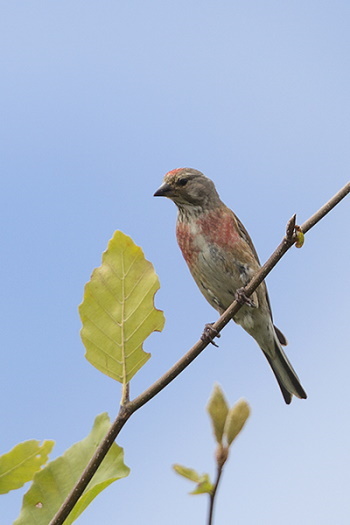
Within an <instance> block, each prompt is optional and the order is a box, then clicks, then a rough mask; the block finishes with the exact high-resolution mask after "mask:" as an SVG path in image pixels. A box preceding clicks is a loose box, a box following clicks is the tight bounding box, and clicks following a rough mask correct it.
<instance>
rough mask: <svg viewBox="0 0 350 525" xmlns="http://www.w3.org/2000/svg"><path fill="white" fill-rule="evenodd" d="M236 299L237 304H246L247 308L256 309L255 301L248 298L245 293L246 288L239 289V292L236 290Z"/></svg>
mask: <svg viewBox="0 0 350 525" xmlns="http://www.w3.org/2000/svg"><path fill="white" fill-rule="evenodd" d="M235 299H236V301H237V303H239V304H242V305H244V304H246V305H247V306H251V307H252V308H256V304H255V303H254V301H253V299H251V298H250V297H247V296H246V294H245V292H244V288H239V289H238V290H236V293H235Z"/></svg>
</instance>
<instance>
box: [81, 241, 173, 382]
mask: <svg viewBox="0 0 350 525" xmlns="http://www.w3.org/2000/svg"><path fill="white" fill-rule="evenodd" d="M158 289H159V280H158V277H157V275H156V273H155V271H154V268H153V266H152V264H151V263H150V262H149V261H147V260H146V259H145V257H144V254H143V252H142V250H141V248H139V247H138V246H136V244H134V242H133V240H132V239H131V238H130V237H128V236H127V235H125V234H124V233H122V232H120V231H116V232H115V233H114V235H113V237H112V239H111V240H110V241H109V243H108V248H107V251H105V252H104V254H103V256H102V265H101V266H100V267H99V268H96V269H95V270H94V271H93V273H92V276H91V279H90V281H89V282H88V283H87V284H86V286H85V293H84V300H83V302H82V304H81V305H80V307H79V312H80V317H81V320H82V323H83V327H82V330H81V337H82V340H83V343H84V345H85V348H86V358H87V359H88V361H90V363H91V364H92V365H94V366H95V367H96V368H97V369H98V370H100V371H101V372H103V373H104V374H106V375H108V376H110V377H112V378H113V379H115V380H117V381H119V382H120V383H123V384H124V385H125V384H126V383H128V382H129V381H130V379H131V378H132V377H133V376H134V375H135V374H136V372H137V371H138V370H139V369H140V368H141V367H142V366H143V365H144V364H145V362H146V361H147V360H148V359H149V358H150V354H148V353H146V352H144V351H143V349H142V343H143V342H144V340H145V339H146V338H147V337H148V336H149V335H150V334H151V333H152V332H154V331H155V330H156V331H161V330H162V329H163V326H164V322H165V319H164V314H163V312H162V311H160V310H157V309H156V308H155V307H154V294H155V293H156V291H157V290H158Z"/></svg>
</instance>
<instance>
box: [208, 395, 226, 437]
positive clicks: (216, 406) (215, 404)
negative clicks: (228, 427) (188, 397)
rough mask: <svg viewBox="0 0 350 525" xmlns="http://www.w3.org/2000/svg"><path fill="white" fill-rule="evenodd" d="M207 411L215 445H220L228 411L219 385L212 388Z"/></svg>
mask: <svg viewBox="0 0 350 525" xmlns="http://www.w3.org/2000/svg"><path fill="white" fill-rule="evenodd" d="M207 410H208V412H209V415H210V418H211V421H212V425H213V429H214V434H215V437H216V441H217V443H219V444H221V443H222V437H223V432H224V427H225V422H226V417H227V414H228V411H229V408H228V404H227V402H226V399H225V396H224V394H223V391H222V390H221V388H220V386H219V385H215V386H214V390H213V393H212V395H211V397H210V399H209V402H208V406H207Z"/></svg>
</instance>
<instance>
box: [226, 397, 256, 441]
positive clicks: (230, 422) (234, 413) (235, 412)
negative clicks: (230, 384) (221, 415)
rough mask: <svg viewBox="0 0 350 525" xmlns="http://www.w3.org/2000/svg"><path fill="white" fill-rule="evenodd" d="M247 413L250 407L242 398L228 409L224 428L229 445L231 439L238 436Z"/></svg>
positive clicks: (248, 413) (247, 415)
mask: <svg viewBox="0 0 350 525" xmlns="http://www.w3.org/2000/svg"><path fill="white" fill-rule="evenodd" d="M249 415H250V408H249V405H248V403H247V402H246V401H245V400H244V399H240V400H239V401H237V403H236V404H235V405H234V406H233V407H232V408H231V409H230V411H229V413H228V415H227V420H226V425H225V430H224V433H225V436H226V440H227V444H228V445H231V443H232V441H233V440H234V439H235V438H236V437H237V436H238V434H239V433H240V431H241V430H242V428H243V426H244V424H245V422H246V421H247V419H248V417H249Z"/></svg>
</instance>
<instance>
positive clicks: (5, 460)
mask: <svg viewBox="0 0 350 525" xmlns="http://www.w3.org/2000/svg"><path fill="white" fill-rule="evenodd" d="M54 444H55V442H54V441H49V440H47V441H44V442H43V444H42V445H40V441H36V440H35V439H31V440H29V441H25V442H24V443H19V444H18V445H16V446H15V447H14V448H13V449H12V450H11V451H10V452H8V453H7V454H4V455H3V456H1V457H0V494H5V493H7V492H9V491H10V490H14V489H18V488H19V487H22V486H23V485H24V483H26V482H27V481H30V480H32V479H33V476H34V474H35V473H36V472H37V471H38V470H40V468H41V467H42V465H44V464H45V463H46V462H47V460H48V455H49V454H50V452H51V450H52V448H53V446H54Z"/></svg>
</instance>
